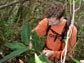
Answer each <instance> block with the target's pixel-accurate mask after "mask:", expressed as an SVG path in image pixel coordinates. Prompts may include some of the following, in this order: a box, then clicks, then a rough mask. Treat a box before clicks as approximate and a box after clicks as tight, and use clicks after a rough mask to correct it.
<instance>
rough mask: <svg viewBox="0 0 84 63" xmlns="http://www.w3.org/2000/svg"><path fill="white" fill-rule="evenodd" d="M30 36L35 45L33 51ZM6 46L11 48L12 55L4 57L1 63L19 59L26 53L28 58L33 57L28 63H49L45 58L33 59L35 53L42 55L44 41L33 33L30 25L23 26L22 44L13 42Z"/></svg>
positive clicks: (36, 57)
mask: <svg viewBox="0 0 84 63" xmlns="http://www.w3.org/2000/svg"><path fill="white" fill-rule="evenodd" d="M30 35H32V45H33V48H32V49H30V48H29V42H30ZM5 46H6V47H7V48H10V49H11V50H12V52H10V54H8V55H6V56H5V57H3V58H2V59H1V60H0V63H3V62H5V61H7V60H9V59H12V58H15V57H18V56H20V55H21V54H24V53H26V55H28V57H30V56H32V57H30V60H28V61H27V63H39V62H37V61H40V62H42V63H43V62H44V63H46V62H47V63H48V61H47V59H46V58H44V56H40V57H38V56H37V55H35V58H33V57H34V54H35V53H37V54H40V52H41V51H42V48H43V45H42V40H41V39H40V38H39V37H38V35H37V33H36V32H31V26H30V24H24V25H23V26H22V30H21V42H18V41H12V42H8V43H6V44H5ZM38 58H40V59H41V60H38ZM32 60H33V61H32Z"/></svg>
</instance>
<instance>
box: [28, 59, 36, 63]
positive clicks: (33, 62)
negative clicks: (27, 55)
mask: <svg viewBox="0 0 84 63" xmlns="http://www.w3.org/2000/svg"><path fill="white" fill-rule="evenodd" d="M27 63H35V58H31V59H30V60H28V61H27Z"/></svg>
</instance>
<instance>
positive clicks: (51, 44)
mask: <svg viewBox="0 0 84 63" xmlns="http://www.w3.org/2000/svg"><path fill="white" fill-rule="evenodd" d="M65 24H66V20H65V19H63V23H62V24H61V25H58V26H51V29H53V30H54V31H56V32H57V33H59V34H62V31H63V29H64V26H65ZM47 25H48V19H47V18H45V19H43V20H42V21H41V22H39V24H38V25H37V26H36V28H35V29H34V30H36V31H37V34H38V36H39V37H41V36H43V35H45V34H46V29H47ZM76 34H77V29H76V27H75V26H74V27H73V28H72V34H71V42H69V44H70V45H71V47H73V46H74V45H75V44H76ZM50 35H53V36H54V35H55V34H54V33H53V32H52V31H51V30H49V31H48V35H47V39H46V46H47V47H48V48H49V49H51V50H53V51H54V53H55V58H56V59H60V55H61V52H62V51H60V49H63V48H64V42H62V41H60V39H61V37H58V38H57V39H56V40H55V41H54V37H52V36H50Z"/></svg>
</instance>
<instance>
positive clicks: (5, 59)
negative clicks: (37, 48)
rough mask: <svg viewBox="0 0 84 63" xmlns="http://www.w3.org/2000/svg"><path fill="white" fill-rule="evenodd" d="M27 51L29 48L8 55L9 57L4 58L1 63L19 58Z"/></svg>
mask: <svg viewBox="0 0 84 63" xmlns="http://www.w3.org/2000/svg"><path fill="white" fill-rule="evenodd" d="M27 50H28V48H22V49H19V50H15V51H13V52H11V53H10V54H8V55H7V56H5V57H4V58H2V59H1V60H0V63H4V62H5V61H7V60H8V59H12V58H13V57H16V56H18V55H20V54H22V53H23V52H25V51H27Z"/></svg>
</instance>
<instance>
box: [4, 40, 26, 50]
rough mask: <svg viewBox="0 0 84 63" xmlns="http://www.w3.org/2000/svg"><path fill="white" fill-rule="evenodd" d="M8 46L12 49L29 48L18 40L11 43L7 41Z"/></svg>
mask: <svg viewBox="0 0 84 63" xmlns="http://www.w3.org/2000/svg"><path fill="white" fill-rule="evenodd" d="M5 46H6V47H8V48H10V49H12V50H18V49H22V48H27V47H26V46H25V45H24V44H22V43H18V42H17V41H14V42H11V43H7V44H5Z"/></svg>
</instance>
